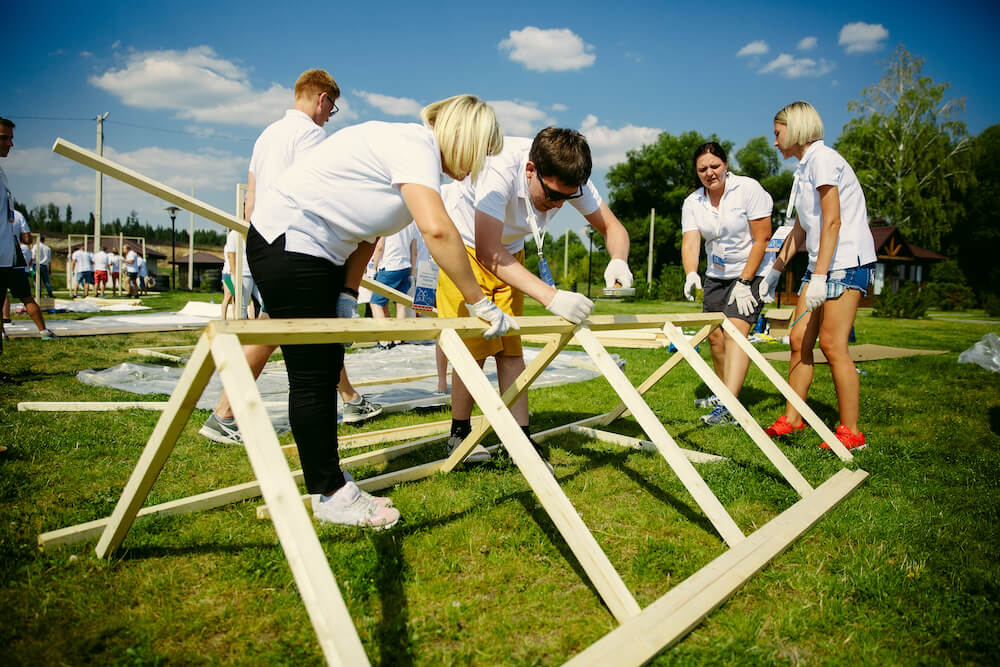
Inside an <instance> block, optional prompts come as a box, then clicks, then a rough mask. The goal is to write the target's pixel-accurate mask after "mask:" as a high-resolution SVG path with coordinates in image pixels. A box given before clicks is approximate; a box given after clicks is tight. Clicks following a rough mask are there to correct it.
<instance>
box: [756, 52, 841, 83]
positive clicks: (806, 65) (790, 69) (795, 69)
mask: <svg viewBox="0 0 1000 667" xmlns="http://www.w3.org/2000/svg"><path fill="white" fill-rule="evenodd" d="M833 68H834V65H833V63H831V62H830V61H828V60H826V59H824V58H820V59H819V60H818V61H817V60H813V59H812V58H796V57H795V56H791V55H788V54H787V53H782V54H781V55H779V56H778V57H777V58H775V59H774V60H772V61H771V62H769V63H768V64H766V65H764V67H762V68H761V69H760V70H758V73H759V74H768V73H770V72H778V73H779V74H781V75H782V76H784V77H785V78H788V79H799V78H802V77H806V76H823V75H824V74H826V73H827V72H830V71H831V70H833Z"/></svg>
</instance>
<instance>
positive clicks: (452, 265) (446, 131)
mask: <svg viewBox="0 0 1000 667" xmlns="http://www.w3.org/2000/svg"><path fill="white" fill-rule="evenodd" d="M421 117H422V119H423V121H424V124H423V125H420V124H415V123H383V122H376V121H371V122H367V123H361V124H359V125H354V126H350V127H346V128H344V129H342V130H340V131H339V132H336V133H335V134H333V135H331V136H330V137H328V138H327V139H325V140H324V141H323V142H322V143H320V144H319V145H317V146H316V147H315V148H313V149H312V150H310V151H309V152H308V153H306V154H305V155H302V156H300V157H299V158H298V159H297V160H296V161H295V162H294V163H293V164H292V165H291V166H290V167H289V168H288V169H286V170H285V171H284V172H283V173H282V175H281V176H280V177H279V178H278V179H277V181H276V182H275V184H274V186H273V187H272V188H267V189H266V190H265V191H264V192H261V193H258V198H257V201H256V203H255V206H254V211H253V214H252V216H251V227H250V231H249V234H248V235H247V255H248V257H249V260H250V268H251V270H252V271H253V277H254V280H255V281H256V282H257V285H258V286H259V287H260V291H261V293H262V294H263V296H264V302H265V303H266V304H267V309H268V313H269V314H270V315H271V316H272V317H275V318H299V317H308V318H315V317H352V316H354V315H356V308H357V302H356V297H357V287H358V284H359V283H360V281H361V273H362V271H363V269H364V267H365V265H366V264H367V263H368V258H369V257H370V255H371V250H372V247H373V244H374V243H375V240H376V239H377V237H379V236H387V235H389V234H393V233H395V232H397V231H399V230H400V229H403V228H404V227H405V226H406V225H407V224H409V222H410V220H414V221H415V222H416V224H417V228H418V229H419V230H420V233H421V234H422V235H423V236H424V239H425V240H426V241H427V245H428V247H429V248H430V251H431V254H432V255H433V256H434V259H435V261H436V262H437V264H438V266H439V267H441V269H442V270H443V271H445V272H446V273H448V274H449V275H450V276H451V277H452V279H453V280H454V281H455V283H456V284H458V285H460V286H461V289H462V291H463V293H464V294H465V295H466V299H467V300H468V302H469V303H471V304H473V306H471V307H470V308H469V311H470V313H471V314H472V315H474V316H476V317H479V318H481V319H484V320H487V321H488V322H490V324H491V326H490V328H489V329H488V330H487V331H486V333H485V334H484V335H485V336H501V335H503V334H504V333H506V332H507V330H508V329H510V328H517V323H516V322H515V321H514V320H513V318H510V317H509V316H507V315H505V314H504V313H502V312H501V311H500V309H499V308H497V307H496V305H494V304H493V302H491V301H490V300H489V299H487V298H486V297H485V296H484V294H483V292H482V290H481V289H480V288H479V285H478V284H477V283H476V279H475V276H474V275H473V274H472V269H471V267H470V266H469V260H468V257H467V255H466V254H465V246H464V245H463V244H462V239H461V237H460V236H459V234H458V231H457V230H456V229H455V225H454V224H453V223H452V221H451V219H450V218H449V217H448V213H447V212H446V211H445V207H444V203H443V202H442V200H441V195H440V187H441V177H442V172H444V173H445V174H447V175H449V176H451V177H452V178H454V179H456V180H461V179H462V178H465V177H466V176H468V175H470V174H471V175H473V176H475V175H476V174H478V172H479V171H480V170H481V169H482V166H483V162H484V161H485V159H486V157H487V156H488V155H494V154H496V153H498V152H499V151H500V149H501V148H502V147H503V135H502V133H501V131H500V126H499V124H498V123H497V121H496V117H495V116H494V114H493V110H492V109H491V108H490V107H489V106H488V105H486V104H485V103H484V102H482V101H480V100H479V99H477V98H475V97H473V96H471V95H460V96H457V97H452V98H449V99H447V100H442V101H440V102H435V103H433V104H430V105H428V106H427V107H425V108H424V109H423V111H422V112H421ZM359 246H362V247H361V248H359ZM356 250H357V252H355V251H356ZM281 349H282V352H283V354H284V356H285V366H286V368H287V369H288V379H289V400H288V412H289V421H290V422H291V426H292V433H293V434H294V435H295V443H296V445H297V447H298V450H299V458H300V459H301V461H302V470H303V473H304V477H305V482H306V488H307V489H308V490H309V492H310V493H311V494H313V514H314V516H316V517H317V518H318V519H320V520H321V521H326V522H330V523H341V524H348V525H360V526H369V527H373V528H389V527H391V526H393V525H395V523H396V522H397V521H398V520H399V511H398V510H396V509H395V508H393V507H392V506H391V501H389V500H388V499H387V498H374V497H372V496H370V495H368V494H367V493H365V492H363V491H361V490H360V489H359V488H358V486H357V485H356V484H354V482H353V481H350V480H345V475H344V474H343V472H342V471H341V469H340V460H339V457H338V455H337V429H336V422H335V419H336V417H335V415H336V414H337V392H336V389H337V381H338V379H339V377H340V369H341V367H342V365H343V361H344V348H343V346H342V345H339V344H325V345H282V346H281Z"/></svg>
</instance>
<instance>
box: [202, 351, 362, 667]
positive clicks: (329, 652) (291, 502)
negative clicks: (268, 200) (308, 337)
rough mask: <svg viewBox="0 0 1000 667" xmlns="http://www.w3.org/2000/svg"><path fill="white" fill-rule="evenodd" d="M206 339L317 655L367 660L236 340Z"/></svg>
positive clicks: (345, 661)
mask: <svg viewBox="0 0 1000 667" xmlns="http://www.w3.org/2000/svg"><path fill="white" fill-rule="evenodd" d="M211 341H212V343H211V344H212V356H213V358H214V359H215V365H216V366H217V367H218V369H219V377H220V378H221V380H222V385H223V387H224V388H225V390H226V393H227V394H228V396H229V400H230V403H232V406H233V414H234V415H235V417H236V421H237V423H238V424H239V425H240V432H241V433H242V434H243V444H244V445H245V447H246V452H247V456H248V457H249V458H250V464H251V466H253V470H254V474H255V475H256V477H257V481H258V482H259V483H260V490H261V495H262V496H263V497H264V500H265V502H267V506H268V509H269V510H270V512H271V516H272V521H273V523H274V529H275V532H277V534H278V540H279V541H280V542H281V548H282V550H283V551H284V552H285V558H286V559H288V565H289V567H290V568H291V570H292V575H293V576H294V577H295V584H296V586H297V587H298V589H299V594H300V595H301V596H302V601H303V602H304V603H305V606H306V611H307V612H308V613H309V618H310V620H311V621H312V624H313V628H314V629H315V630H316V636H317V638H318V639H319V643H320V646H321V647H322V649H323V655H324V656H325V657H326V660H327V662H329V663H330V664H334V665H344V666H351V665H367V664H369V662H368V657H367V656H366V655H365V651H364V647H363V646H362V645H361V639H360V638H359V637H358V634H357V631H356V630H355V629H354V624H353V622H352V620H351V615H350V613H349V612H348V611H347V606H346V605H345V604H344V599H343V597H342V596H341V594H340V589H339V588H338V587H337V582H336V580H335V579H334V577H333V573H332V572H331V571H330V564H329V562H328V561H327V559H326V554H325V553H324V552H323V547H322V545H320V543H319V538H317V536H316V531H315V529H314V528H313V525H312V521H311V519H310V518H309V515H308V514H307V513H306V511H305V508H304V507H303V506H302V503H301V501H300V500H299V497H300V494H299V490H298V487H297V486H296V484H295V481H294V480H293V478H292V471H291V470H290V469H289V467H288V462H287V461H286V460H285V456H284V454H282V452H281V448H280V447H279V445H278V436H277V435H275V433H274V428H273V427H272V426H271V420H270V419H269V418H268V416H267V410H265V409H264V406H263V405H262V401H261V397H260V392H259V391H258V390H257V384H256V382H254V377H253V374H252V373H251V372H250V367H249V366H248V365H247V362H246V359H245V357H244V356H243V348H242V346H241V345H240V341H239V339H238V338H237V337H236V336H234V335H232V334H220V335H215V336H212V337H211Z"/></svg>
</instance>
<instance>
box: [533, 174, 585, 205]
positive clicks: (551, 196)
mask: <svg viewBox="0 0 1000 667" xmlns="http://www.w3.org/2000/svg"><path fill="white" fill-rule="evenodd" d="M535 177H536V178H537V179H538V184H539V185H541V186H542V192H544V193H545V199H546V200H548V201H566V200H567V199H577V198H579V197H582V196H583V186H581V187H579V188H577V190H576V192H574V193H573V194H571V195H568V194H566V193H564V192H559V191H558V190H553V189H552V188H550V187H549V186H547V185H545V181H543V180H542V175H541V174H540V173H538V172H537V171H536V172H535Z"/></svg>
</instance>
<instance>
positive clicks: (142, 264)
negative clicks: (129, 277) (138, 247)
mask: <svg viewBox="0 0 1000 667" xmlns="http://www.w3.org/2000/svg"><path fill="white" fill-rule="evenodd" d="M135 261H136V265H137V267H138V268H137V269H136V272H135V274H136V275H135V280H136V285H137V287H138V288H139V294H140V295H143V294H148V293H149V292H148V290H147V289H146V277H147V276H148V275H149V274H148V273H147V272H146V258H145V257H143V256H142V255H139V256H137V257H136V258H135Z"/></svg>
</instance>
